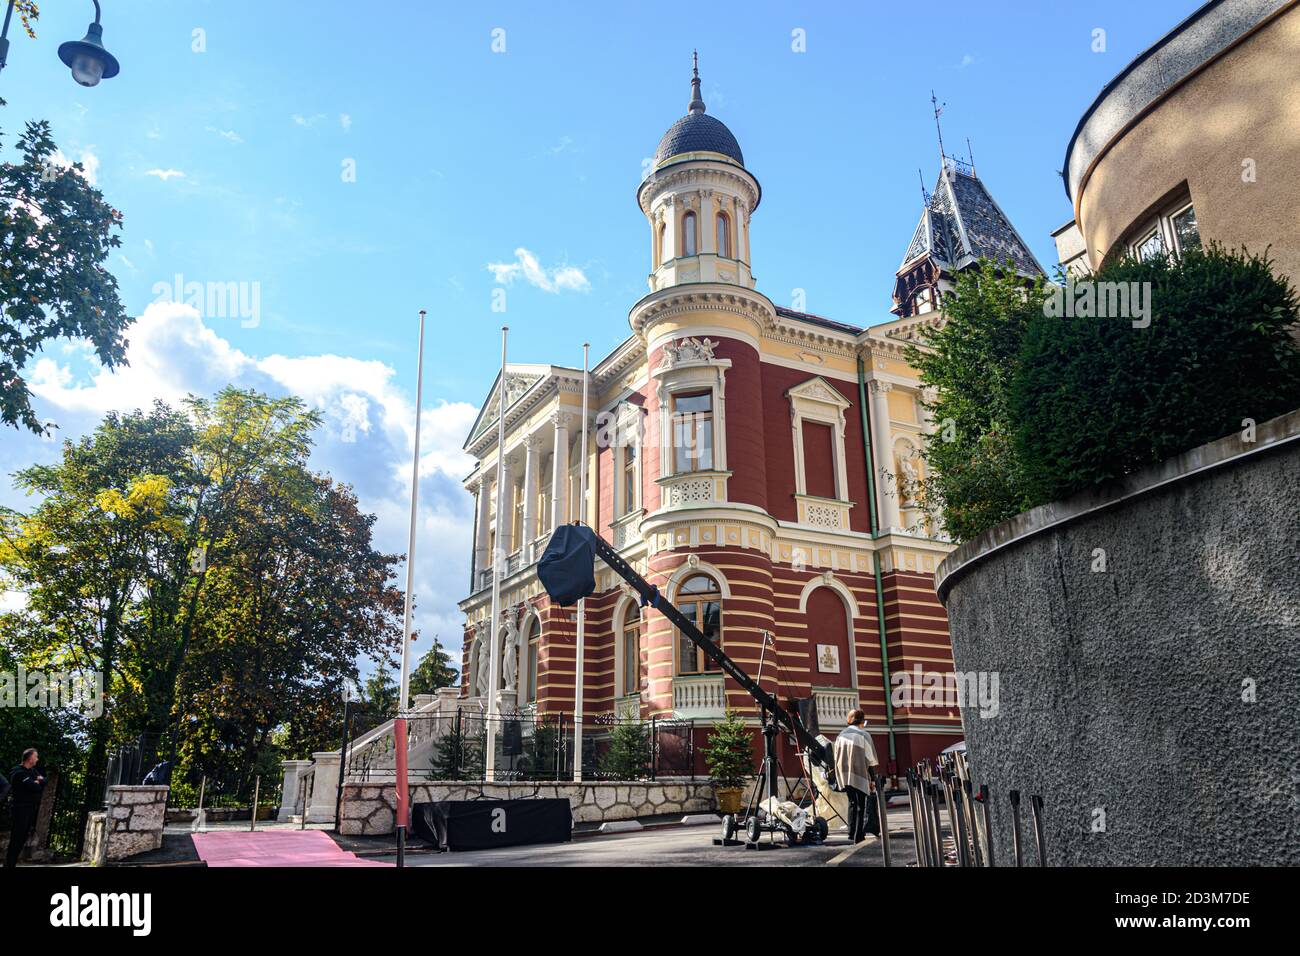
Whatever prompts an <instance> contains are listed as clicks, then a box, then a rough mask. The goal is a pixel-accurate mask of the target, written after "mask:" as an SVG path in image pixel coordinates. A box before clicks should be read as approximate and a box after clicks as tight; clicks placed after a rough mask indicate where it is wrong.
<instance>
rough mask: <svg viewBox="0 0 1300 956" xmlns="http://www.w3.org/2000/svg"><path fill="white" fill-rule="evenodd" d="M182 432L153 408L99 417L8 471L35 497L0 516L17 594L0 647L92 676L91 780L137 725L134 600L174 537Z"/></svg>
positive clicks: (35, 662)
mask: <svg viewBox="0 0 1300 956" xmlns="http://www.w3.org/2000/svg"><path fill="white" fill-rule="evenodd" d="M192 437H193V436H192V432H191V431H190V429H189V425H188V422H187V421H186V419H185V417H184V416H183V415H180V414H178V413H176V412H174V411H172V410H170V409H168V408H166V407H165V406H163V405H161V404H157V405H155V406H154V408H153V409H152V410H150V411H148V412H134V413H131V414H129V415H117V414H116V413H112V414H109V415H108V416H107V417H106V418H105V420H104V422H103V423H101V425H100V426H99V428H98V429H96V431H95V432H94V433H93V434H92V435H90V436H87V437H85V438H82V439H81V440H80V441H78V442H76V443H73V442H65V443H64V445H63V449H62V455H61V458H60V460H59V461H58V462H57V463H55V464H51V465H38V466H34V467H31V468H27V469H24V470H22V471H20V472H18V473H17V474H16V475H15V482H16V484H17V485H18V487H20V488H22V489H24V490H25V491H27V493H28V494H30V495H35V496H40V502H39V504H38V505H37V506H36V507H35V508H34V509H33V510H32V511H31V512H30V513H29V514H25V515H24V514H20V513H18V512H15V511H12V510H5V511H2V512H0V569H3V573H4V575H5V577H7V578H8V580H9V582H10V586H11V587H12V588H13V589H14V590H17V591H20V592H22V593H24V594H25V595H26V598H27V603H26V606H25V607H24V608H23V609H22V610H20V611H15V612H10V613H9V614H6V615H3V616H0V633H3V634H4V635H5V637H6V643H7V644H8V645H9V646H10V647H12V648H13V649H14V650H15V652H16V653H18V654H19V655H21V658H22V660H23V662H24V663H25V664H27V665H28V666H32V667H40V668H45V669H50V670H71V671H77V672H80V673H94V672H98V673H100V674H102V675H103V680H104V692H105V713H104V715H103V716H102V717H101V718H99V719H97V720H95V721H94V722H93V723H92V726H91V728H90V744H89V747H90V749H89V760H88V767H87V772H88V775H89V777H90V778H91V779H92V780H99V779H101V778H102V774H103V770H104V765H105V762H106V754H107V750H108V748H109V745H110V742H113V741H118V742H120V741H125V740H126V739H129V738H130V737H132V736H134V735H135V734H138V733H139V732H140V731H141V730H142V729H144V728H143V727H142V726H141V718H142V715H143V713H144V708H143V707H142V697H141V690H142V688H141V685H140V682H139V678H138V667H137V666H136V665H135V664H134V661H135V660H136V659H137V658H138V657H139V655H140V653H141V650H142V644H141V642H140V637H141V630H140V627H141V622H142V621H141V615H140V613H139V605H140V601H141V596H142V594H144V593H145V591H146V590H147V587H148V581H149V579H150V575H151V564H152V563H153V562H155V561H156V560H157V556H158V555H159V554H161V553H166V552H167V551H168V550H169V549H170V548H171V547H172V542H173V541H174V539H175V537H176V536H177V535H178V534H179V533H180V524H179V522H178V517H177V513H176V510H175V508H174V506H173V504H172V496H173V493H174V491H175V488H176V487H177V485H178V484H183V483H184V482H185V477H184V473H185V468H184V464H183V456H184V451H185V449H186V447H187V446H188V444H189V442H190V441H191V440H192Z"/></svg>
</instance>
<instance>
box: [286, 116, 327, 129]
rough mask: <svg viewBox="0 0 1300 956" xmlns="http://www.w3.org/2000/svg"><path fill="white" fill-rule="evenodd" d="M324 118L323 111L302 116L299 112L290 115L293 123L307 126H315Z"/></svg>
mask: <svg viewBox="0 0 1300 956" xmlns="http://www.w3.org/2000/svg"><path fill="white" fill-rule="evenodd" d="M324 118H325V114H324V113H313V114H312V115H311V116H303V115H302V114H301V113H294V114H293V116H291V117H290V119H292V120H293V122H294V124H295V125H297V126H307V127H312V126H315V125H316V124H317V123H319V122H320V121H321V120H323V119H324Z"/></svg>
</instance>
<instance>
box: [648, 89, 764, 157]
mask: <svg viewBox="0 0 1300 956" xmlns="http://www.w3.org/2000/svg"><path fill="white" fill-rule="evenodd" d="M701 105H703V104H701ZM701 152H709V153H722V155H724V156H729V157H731V158H732V159H734V160H735V161H736V162H738V163H740V165H742V166H743V165H745V157H744V154H742V153H741V152H740V144H739V143H737V142H736V137H734V136H732V135H731V130H729V129H727V127H726V124H725V123H723V122H722V121H721V120H718V119H714V118H713V117H712V116H710V115H709V114H708V113H705V112H704V111H703V110H702V109H701V110H700V111H699V112H694V111H692V112H690V113H687V114H686V115H685V116H683V117H682V118H681V119H679V120H678V121H677V122H676V123H674V124H673V125H672V126H670V127H668V132H666V133H664V138H663V139H661V140H659V148H658V149H656V150H655V165H658V164H659V163H661V162H663V161H664V160H665V159H667V158H668V157H670V156H677V155H679V154H681V153H701Z"/></svg>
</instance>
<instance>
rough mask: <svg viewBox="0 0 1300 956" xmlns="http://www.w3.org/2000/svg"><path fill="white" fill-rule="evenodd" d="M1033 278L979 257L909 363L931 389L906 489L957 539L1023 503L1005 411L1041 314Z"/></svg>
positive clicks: (1039, 284) (1039, 289) (1038, 284)
mask: <svg viewBox="0 0 1300 956" xmlns="http://www.w3.org/2000/svg"><path fill="white" fill-rule="evenodd" d="M1045 294H1046V290H1045V284H1044V280H1043V279H1042V277H1039V278H1038V279H1037V280H1035V281H1033V282H1029V281H1027V280H1026V279H1025V278H1024V277H1023V276H1019V275H1017V274H1016V273H1015V272H1014V271H1013V270H1011V269H1009V268H1002V267H999V266H997V265H996V264H995V263H992V262H989V261H987V260H984V261H981V262H980V264H979V266H978V267H977V268H975V269H971V270H967V271H965V272H961V273H958V275H957V281H956V288H955V289H954V291H953V292H952V293H950V294H949V295H948V296H947V297H945V299H944V315H945V322H944V323H943V324H942V325H940V326H939V327H937V328H934V329H930V330H928V331H927V332H926V334H925V338H924V340H923V342H922V345H921V347H919V348H918V347H915V346H913V347H910V348H909V350H908V361H909V362H911V363H912V365H913V367H914V368H916V369H917V371H918V373H919V374H920V378H921V381H922V382H923V383H925V384H926V385H929V386H931V387H933V388H935V389H936V393H937V398H936V401H935V402H934V404H933V405H930V406H929V409H930V411H931V414H932V417H933V420H934V423H935V431H934V433H933V434H931V435H928V436H926V439H925V446H926V447H925V456H926V464H927V473H928V477H927V478H926V479H925V480H924V481H923V482H921V487H920V488H917V489H908V490H909V492H910V493H914V495H915V497H916V498H917V499H918V501H919V502H920V504H921V506H922V507H924V508H926V509H927V510H929V511H930V512H931V513H935V514H937V515H938V516H941V520H942V523H943V526H944V529H945V530H946V531H947V532H948V534H949V535H951V536H952V537H953V538H955V539H957V540H959V541H962V540H967V539H969V538H972V537H974V536H975V535H977V534H979V533H980V532H982V531H984V530H985V529H986V528H990V527H992V526H993V525H995V524H997V523H998V522H1000V521H1005V520H1006V519H1008V518H1010V517H1012V516H1013V515H1016V514H1019V513H1020V512H1021V511H1023V510H1025V507H1026V506H1027V502H1028V497H1027V492H1026V489H1025V482H1024V477H1023V475H1022V473H1021V466H1020V462H1019V460H1018V459H1017V456H1016V451H1015V446H1014V443H1013V438H1012V436H1013V431H1014V429H1013V424H1012V420H1011V412H1010V405H1009V394H1010V389H1011V383H1012V381H1013V379H1014V377H1015V372H1016V365H1017V361H1018V356H1019V353H1020V346H1021V341H1022V339H1023V338H1024V335H1025V331H1026V329H1027V328H1028V327H1029V324H1030V323H1031V322H1032V321H1033V320H1034V319H1035V318H1040V317H1041V316H1042V313H1043V299H1044V296H1045Z"/></svg>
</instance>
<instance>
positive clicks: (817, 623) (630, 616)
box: [460, 75, 1032, 769]
mask: <svg viewBox="0 0 1300 956" xmlns="http://www.w3.org/2000/svg"><path fill="white" fill-rule="evenodd" d="M948 175H951V176H957V175H958V171H957V170H956V169H955V168H950V167H949V165H948V164H947V163H946V162H945V167H944V173H943V174H942V175H941V186H942V184H943V182H944V177H945V176H948ZM971 178H972V179H973V177H971ZM975 182H976V183H978V180H976V181H975ZM961 185H962V187H963V188H967V187H969V186H970V184H969V183H962V184H961ZM979 189H980V190H981V191H982V190H983V187H982V186H980V187H979ZM938 193H939V190H936V194H938ZM945 195H948V193H945ZM984 195H987V193H984ZM761 197H762V192H761V189H760V186H759V182H758V180H757V179H756V178H755V176H754V175H753V173H751V172H750V171H749V170H748V169H747V168H746V166H745V163H744V157H743V155H742V153H741V149H740V146H739V144H738V143H737V142H736V139H735V137H734V136H733V135H732V134H731V132H730V131H729V130H728V129H727V127H726V126H725V125H723V124H722V123H721V122H720V121H718V120H717V119H715V118H714V117H713V116H711V115H709V114H708V113H707V112H706V111H705V106H704V103H703V101H702V99H701V97H700V91H699V80H698V75H697V77H696V78H695V79H694V80H693V81H692V98H691V102H690V107H689V112H688V113H687V115H686V116H684V117H683V118H682V119H680V120H678V121H677V122H676V123H675V124H673V126H672V127H671V128H670V129H669V130H668V132H667V133H666V134H664V136H663V138H662V140H661V142H660V143H659V147H658V150H657V151H656V154H655V158H654V163H653V167H652V169H651V171H650V172H649V174H648V175H647V177H646V178H645V179H644V181H643V182H642V183H641V184H640V187H639V189H638V190H637V194H636V198H637V203H638V205H639V207H640V210H641V213H642V214H643V215H644V216H645V219H646V225H647V230H648V233H649V238H650V258H651V271H650V274H649V287H650V291H649V294H647V295H646V296H645V297H644V298H642V299H641V300H640V301H638V302H637V303H635V304H634V305H633V306H632V308H631V311H630V313H629V316H628V321H629V325H630V333H631V334H630V335H629V336H628V338H627V339H626V340H625V341H624V342H623V343H622V344H621V345H619V346H618V348H616V349H615V350H614V351H613V352H612V353H610V354H609V355H607V356H605V357H603V358H601V359H600V360H599V361H597V362H596V363H595V365H594V366H593V368H592V370H591V373H590V404H589V407H590V413H591V418H590V421H589V424H588V437H589V440H588V443H587V447H586V448H583V447H581V441H580V438H579V436H580V434H581V414H582V404H581V403H582V377H583V373H582V371H581V370H580V369H573V368H568V367H562V366H555V365H524V364H511V365H509V366H508V368H507V374H506V376H505V380H504V381H501V380H500V379H498V381H496V382H495V383H494V385H493V387H492V390H491V392H490V394H489V396H488V398H487V400H486V401H485V402H484V404H483V407H482V411H481V413H480V416H479V419H478V421H477V422H476V423H475V425H474V427H473V429H472V431H471V434H470V436H469V438H468V440H467V442H466V445H465V447H466V450H467V451H468V452H469V453H470V454H471V455H472V456H473V457H474V458H475V459H476V461H477V465H476V467H475V469H474V471H473V472H472V473H471V475H470V476H469V477H468V478H467V479H466V488H467V490H469V491H470V492H471V493H472V494H474V495H476V496H477V510H476V532H475V553H474V571H473V584H472V593H471V594H470V596H469V597H467V598H466V599H465V600H464V601H462V602H461V605H460V607H461V609H462V610H463V611H464V613H465V616H466V632H465V642H464V651H463V659H462V664H463V669H462V673H463V675H464V676H463V685H462V694H463V696H465V697H467V698H478V699H482V698H485V697H486V696H487V694H488V690H489V688H488V683H489V677H488V672H489V669H490V668H489V665H488V660H489V654H490V645H489V643H488V642H489V640H491V639H492V638H493V637H495V639H496V640H498V641H499V642H500V646H499V652H500V654H501V660H502V662H503V664H502V667H501V685H500V687H499V688H498V691H497V692H498V693H499V694H500V695H501V697H500V699H501V700H502V706H503V709H506V710H510V709H517V710H518V711H519V712H523V713H527V712H530V711H531V712H534V713H566V714H569V713H572V711H573V708H574V701H575V693H574V691H575V675H576V672H577V666H576V664H577V662H576V646H577V641H576V623H575V614H574V610H573V609H572V608H560V607H555V606H552V605H551V604H550V602H549V600H548V598H547V596H546V594H545V593H544V591H543V590H542V588H541V585H540V583H539V582H538V579H537V575H536V561H537V560H538V558H540V556H541V554H542V551H543V549H544V547H545V544H546V540H547V537H548V535H549V533H550V531H551V529H553V528H554V527H556V526H557V525H558V524H560V523H563V522H569V521H573V520H578V519H581V520H583V521H584V522H586V523H588V524H589V525H591V526H592V527H593V528H595V529H596V530H597V531H598V533H600V534H601V535H602V536H604V537H605V539H606V540H608V541H610V542H611V543H612V544H613V545H614V546H615V547H617V548H618V549H619V550H620V552H621V553H622V554H623V555H624V557H626V558H627V559H628V561H629V562H630V563H631V564H632V565H633V566H635V567H636V568H637V569H638V570H639V571H640V572H641V573H642V574H644V575H645V576H646V577H647V578H648V579H649V580H650V581H651V582H652V583H654V584H657V585H658V586H659V588H660V589H661V591H662V592H663V593H664V594H665V595H666V596H667V597H668V599H669V600H671V601H672V602H674V603H675V604H676V605H677V606H678V607H679V608H681V609H682V610H683V611H684V612H685V613H687V614H688V615H693V616H694V617H695V618H696V620H697V621H698V622H699V624H700V626H701V627H702V629H703V630H705V632H706V633H708V634H710V635H712V636H715V638H716V639H717V640H720V641H721V642H722V645H723V647H724V648H725V650H726V652H727V653H728V654H729V655H730V656H731V657H732V658H733V659H735V660H736V661H737V662H738V663H739V664H740V665H741V666H742V667H744V668H746V669H747V670H748V671H749V672H750V673H751V674H757V673H758V669H759V660H760V655H761V653H762V650H763V646H764V641H765V635H766V634H770V635H771V636H772V640H771V643H769V645H768V650H767V653H766V659H765V661H764V667H763V671H762V681H763V684H764V685H765V686H766V687H768V689H769V690H771V691H772V692H773V693H774V694H776V695H777V697H778V699H780V700H782V701H783V702H785V701H790V700H793V699H799V698H807V697H814V698H816V700H817V704H818V712H819V715H820V723H821V729H822V732H824V733H827V734H829V735H833V734H834V733H835V732H836V730H837V729H838V728H839V727H841V726H843V724H844V718H845V715H846V714H847V712H848V711H849V710H850V709H852V708H854V707H862V708H863V709H864V710H865V711H866V714H867V720H868V724H869V727H870V729H871V730H872V732H873V733H874V734H875V736H876V741H877V747H878V750H879V752H880V753H881V755H882V757H885V756H886V755H887V759H888V760H889V762H890V765H891V769H893V768H897V767H905V766H907V765H908V764H910V763H912V762H914V761H916V760H918V759H920V758H922V757H924V756H930V755H933V754H935V753H937V752H938V751H939V750H941V749H943V748H944V747H946V746H948V745H950V744H952V743H954V742H956V741H957V740H959V739H961V734H962V731H961V719H960V714H959V712H958V709H957V706H956V703H955V701H953V700H952V699H951V697H945V698H943V699H941V700H934V699H933V698H932V699H931V702H930V703H929V704H928V705H924V706H922V705H917V706H904V705H901V704H899V705H896V702H895V701H893V700H891V694H890V689H891V687H892V686H896V684H897V682H898V680H899V677H898V675H900V674H907V675H909V676H914V675H915V674H916V673H917V669H918V668H919V670H920V672H923V673H926V674H935V673H939V674H947V673H950V672H951V670H952V659H951V652H950V646H949V638H948V629H947V620H946V617H945V614H944V609H943V607H942V605H941V604H940V603H939V601H938V600H937V598H936V597H935V594H934V589H933V586H932V576H933V572H934V569H935V566H936V565H937V564H938V563H939V561H940V560H942V558H943V556H944V555H945V554H947V553H948V551H949V550H951V547H952V546H951V544H950V543H949V542H948V541H947V539H946V538H945V537H944V536H943V535H942V534H941V533H939V532H938V530H937V529H935V528H933V527H932V526H931V525H930V524H929V523H928V521H927V519H926V516H925V515H924V514H923V513H922V512H921V511H920V510H918V509H916V508H914V507H912V502H910V501H909V500H908V497H907V488H908V486H909V485H910V484H911V481H912V480H915V479H918V478H921V477H923V476H924V473H925V462H924V461H923V460H922V458H921V450H922V448H923V444H922V436H923V434H925V433H926V432H927V431H929V430H930V429H931V428H932V423H931V422H930V421H929V418H928V415H927V411H926V407H925V396H924V395H923V392H922V388H921V386H920V385H919V383H918V381H917V377H916V374H915V373H914V371H913V370H912V369H911V368H910V367H909V365H908V364H907V362H906V360H905V358H904V350H905V347H906V345H907V343H908V341H909V340H910V339H911V338H913V337H914V335H915V332H916V330H917V329H918V327H919V326H921V325H923V324H928V323H934V322H937V321H940V320H941V312H940V311H939V310H938V309H937V308H915V307H914V304H915V303H914V301H911V300H909V302H906V303H902V307H901V308H896V309H895V311H896V312H897V313H899V315H900V316H901V317H900V318H896V319H894V320H893V321H891V322H888V323H885V324H882V325H877V326H874V327H870V328H859V327H856V326H853V325H849V324H845V323H842V322H836V321H832V320H829V319H825V318H822V317H819V316H815V315H809V314H806V313H802V312H796V311H793V310H791V309H786V308H782V307H780V306H778V305H776V304H774V303H773V302H772V301H771V300H770V299H768V298H767V297H766V296H765V295H764V294H763V293H762V292H760V291H758V290H757V289H756V288H755V283H754V279H753V276H752V274H751V269H750V263H751V261H752V260H751V249H750V242H749V237H750V230H749V226H750V219H751V217H752V216H753V214H754V213H755V212H756V211H757V209H758V207H759V204H760V200H761ZM954 201H956V199H955V194H954ZM990 202H991V200H990ZM942 214H943V210H939V211H938V212H935V213H933V214H932V213H931V211H930V210H929V209H927V211H926V212H925V214H924V216H923V223H922V226H923V227H924V228H925V229H926V230H927V234H926V235H927V242H923V243H921V244H920V246H918V244H917V242H916V241H914V242H913V244H912V248H909V254H908V255H909V259H908V261H905V262H904V264H903V267H902V268H900V270H899V279H900V282H899V286H898V287H899V288H903V287H904V286H905V287H906V288H907V290H908V293H909V295H910V296H916V295H917V288H918V281H917V280H916V279H914V278H910V277H912V276H914V275H934V276H939V275H941V274H950V273H951V271H952V269H954V268H956V267H958V265H959V264H958V263H957V262H955V261H953V262H948V261H947V260H939V259H938V257H937V256H936V255H935V250H934V249H932V248H930V246H929V245H928V241H929V238H930V237H931V236H939V235H940V233H939V232H937V231H935V232H931V231H930V230H938V229H940V228H941V227H942V228H944V229H947V228H948V226H946V225H944V224H943V223H942V222H939V219H940V218H941V216H942ZM951 217H952V219H953V222H952V223H951V224H950V225H951V226H952V228H953V230H954V231H960V232H961V235H953V236H952V237H951V239H952V242H953V243H954V244H957V245H960V243H961V242H963V241H966V236H965V233H966V230H965V227H964V226H963V228H962V229H961V230H958V228H957V227H958V225H961V223H960V210H951ZM932 220H935V222H932ZM1007 226H1008V229H1009V223H1008V224H1007ZM1010 232H1011V234H1012V235H1014V230H1010ZM1016 239H1017V241H1018V237H1016ZM1022 245H1023V244H1022ZM922 247H923V248H922ZM914 251H915V254H914ZM923 258H924V262H922V259H923ZM950 258H951V257H950ZM1031 258H1032V257H1031ZM935 262H938V263H939V264H938V265H937V266H936V265H935ZM945 265H947V266H948V267H949V268H948V272H947V273H944V269H943V266H945ZM922 266H924V268H922ZM904 278H907V281H906V282H903V281H902V280H903V279H904ZM942 292H943V288H942V287H940V286H936V287H935V288H934V289H933V293H932V296H931V297H930V298H929V299H927V301H926V303H925V304H926V305H934V306H938V305H939V300H940V296H941V294H942ZM502 401H504V402H505V403H506V413H505V419H506V439H505V448H504V454H502V451H501V449H499V448H498V447H497V416H498V407H499V403H500V402H502ZM583 467H585V468H586V469H587V470H588V493H587V498H586V500H585V501H579V475H580V469H582V468H583ZM498 482H504V483H505V491H506V493H505V496H504V500H505V502H506V506H505V508H504V512H505V513H504V514H503V515H498V514H497V513H496V500H497V494H496V489H497V483H498ZM498 550H499V552H500V553H501V554H503V555H505V556H507V557H506V559H505V560H506V562H507V569H506V575H505V577H504V580H503V582H502V588H501V594H502V607H503V608H504V611H503V612H502V615H501V620H500V621H499V622H497V625H496V626H495V627H493V626H492V625H491V623H490V621H489V617H490V614H491V611H490V607H491V570H490V567H491V555H492V554H494V553H496V552H498ZM596 582H597V590H596V593H595V595H594V596H593V597H592V598H590V599H588V601H587V604H586V623H585V659H584V662H583V668H582V670H583V675H584V690H583V704H584V707H583V709H584V715H585V716H584V722H585V723H587V724H590V723H591V722H592V721H594V720H595V719H596V718H598V717H599V716H600V715H602V714H611V713H619V714H629V713H631V714H639V715H641V716H643V717H647V718H648V717H651V716H655V717H670V716H675V717H682V718H696V719H697V720H698V721H700V723H701V725H702V726H707V723H708V721H709V720H710V719H713V718H719V717H721V716H722V715H723V713H724V710H725V708H727V707H730V708H732V709H735V710H737V711H739V712H741V713H744V714H747V715H751V716H756V710H755V706H754V703H753V701H752V700H751V699H750V698H749V696H748V695H747V694H746V693H745V692H744V691H742V690H741V689H740V688H739V687H738V686H735V685H734V683H733V682H731V681H730V680H729V679H725V678H724V677H723V676H722V675H721V673H720V672H718V671H717V670H715V669H711V667H712V665H711V662H708V661H707V660H706V659H705V658H704V656H703V655H702V654H700V653H698V651H697V650H696V649H695V648H694V647H693V646H692V645H691V644H690V643H689V642H688V641H684V640H682V639H681V638H680V636H679V635H677V634H675V633H674V630H673V628H672V626H671V625H670V624H669V623H668V621H667V620H666V619H664V618H663V617H661V616H660V615H659V614H657V613H655V612H652V611H648V610H646V609H642V608H640V607H638V605H637V603H636V601H635V600H633V598H632V597H631V595H630V593H629V592H628V590H627V589H626V588H625V587H624V586H623V582H622V581H621V580H620V579H618V578H617V577H615V576H614V575H613V574H612V572H610V571H609V570H608V569H607V568H604V567H603V566H598V567H597V569H596Z"/></svg>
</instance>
